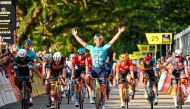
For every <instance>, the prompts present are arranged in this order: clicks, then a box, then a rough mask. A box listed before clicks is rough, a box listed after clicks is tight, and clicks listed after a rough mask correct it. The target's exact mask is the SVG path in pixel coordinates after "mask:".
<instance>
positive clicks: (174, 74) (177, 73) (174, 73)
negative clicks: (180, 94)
mask: <svg viewBox="0 0 190 109" xmlns="http://www.w3.org/2000/svg"><path fill="white" fill-rule="evenodd" d="M183 74H185V70H184V69H182V70H175V69H174V70H173V71H172V78H173V80H172V84H177V83H178V80H175V78H179V77H180V75H183Z"/></svg>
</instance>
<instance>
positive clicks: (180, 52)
mask: <svg viewBox="0 0 190 109" xmlns="http://www.w3.org/2000/svg"><path fill="white" fill-rule="evenodd" d="M174 54H175V56H181V55H182V51H181V50H179V49H176V50H175V52H174Z"/></svg>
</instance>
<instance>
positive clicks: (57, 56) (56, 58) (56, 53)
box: [53, 52, 62, 61]
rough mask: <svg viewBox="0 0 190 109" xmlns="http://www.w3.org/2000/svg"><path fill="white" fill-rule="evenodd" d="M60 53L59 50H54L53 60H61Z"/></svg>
mask: <svg viewBox="0 0 190 109" xmlns="http://www.w3.org/2000/svg"><path fill="white" fill-rule="evenodd" d="M61 57H62V56H61V53H60V52H55V53H54V55H53V60H54V61H60V60H61Z"/></svg>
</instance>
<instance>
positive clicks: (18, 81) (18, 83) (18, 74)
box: [15, 67, 23, 100]
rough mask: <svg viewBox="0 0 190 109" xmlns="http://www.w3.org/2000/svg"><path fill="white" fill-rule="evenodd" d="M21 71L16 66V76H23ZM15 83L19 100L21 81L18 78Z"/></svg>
mask: <svg viewBox="0 0 190 109" xmlns="http://www.w3.org/2000/svg"><path fill="white" fill-rule="evenodd" d="M21 71H22V70H21V68H19V67H18V70H17V74H16V77H22V76H23V75H22V74H23V73H22V72H21ZM15 85H16V86H17V88H18V89H19V92H18V95H19V96H20V100H21V90H22V81H21V80H20V79H16V80H15Z"/></svg>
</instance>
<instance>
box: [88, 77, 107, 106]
mask: <svg viewBox="0 0 190 109" xmlns="http://www.w3.org/2000/svg"><path fill="white" fill-rule="evenodd" d="M90 79H92V80H93V81H95V82H93V83H94V84H93V87H95V91H94V92H95V98H94V99H95V106H96V109H101V107H100V104H101V103H100V102H101V101H102V93H101V91H100V80H104V79H105V78H99V76H98V77H97V78H90V76H89V77H88V85H89V83H90Z"/></svg>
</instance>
